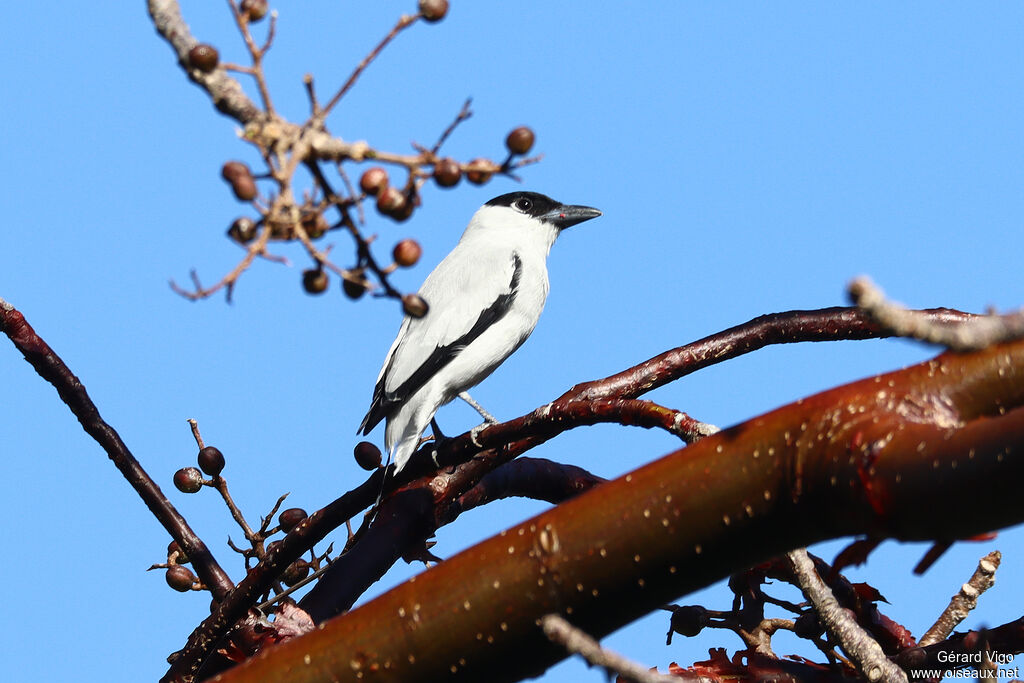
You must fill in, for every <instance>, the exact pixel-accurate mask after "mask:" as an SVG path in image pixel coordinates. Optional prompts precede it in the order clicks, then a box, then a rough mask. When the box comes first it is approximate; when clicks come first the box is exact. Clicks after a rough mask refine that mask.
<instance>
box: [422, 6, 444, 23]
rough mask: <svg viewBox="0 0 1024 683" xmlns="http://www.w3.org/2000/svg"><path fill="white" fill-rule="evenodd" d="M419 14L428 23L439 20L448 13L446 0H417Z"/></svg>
mask: <svg viewBox="0 0 1024 683" xmlns="http://www.w3.org/2000/svg"><path fill="white" fill-rule="evenodd" d="M419 3H420V15H421V16H422V17H423V18H424V19H425V20H426V21H429V22H430V23H434V22H435V21H441V20H442V19H444V15H446V14H448V0H419Z"/></svg>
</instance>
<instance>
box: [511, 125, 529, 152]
mask: <svg viewBox="0 0 1024 683" xmlns="http://www.w3.org/2000/svg"><path fill="white" fill-rule="evenodd" d="M533 139H534V138H533V131H532V130H530V129H529V128H527V127H526V126H520V127H519V128H516V129H515V130H514V131H512V132H511V133H509V134H508V137H507V138H505V146H506V147H508V151H509V152H512V154H526V153H527V152H529V151H530V149H531V148H532V147H533Z"/></svg>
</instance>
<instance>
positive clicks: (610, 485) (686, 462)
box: [223, 342, 1024, 683]
mask: <svg viewBox="0 0 1024 683" xmlns="http://www.w3.org/2000/svg"><path fill="white" fill-rule="evenodd" d="M1021 448H1024V342H1014V343H1011V344H1005V345H1002V346H998V347H993V348H991V349H987V350H985V351H980V352H975V353H969V354H953V353H947V354H943V355H942V356H939V357H937V358H935V359H933V360H931V361H928V362H926V363H922V364H920V365H917V366H913V367H910V368H907V369H904V370H900V371H897V372H893V373H888V374H886V375H880V376H878V377H872V378H869V379H866V380H862V381H860V382H855V383H853V384H849V385H846V386H843V387H838V388H836V389H833V390H830V391H827V392H824V393H822V394H818V395H816V396H813V397H809V398H807V399H804V400H802V401H799V402H797V403H794V404H790V405H788V406H785V407H783V408H780V409H777V410H775V411H772V412H770V413H768V414H766V415H763V416H761V417H758V418H755V419H753V420H750V421H749V422H746V423H744V424H741V425H737V426H735V427H732V428H730V429H726V430H724V431H722V432H721V433H719V434H716V435H714V436H710V437H708V438H705V439H702V440H701V441H699V442H697V443H695V444H693V445H692V446H689V447H687V448H686V449H683V450H679V451H677V452H675V453H672V454H670V455H668V456H666V457H664V458H662V459H660V460H658V461H655V462H653V463H651V464H649V465H647V466H645V467H643V468H641V469H639V470H636V471H634V472H632V473H630V474H628V475H626V476H624V477H621V478H619V479H617V480H614V481H609V482H607V483H605V484H603V485H601V486H600V487H598V488H596V489H594V490H593V491H590V492H587V493H584V494H582V495H580V496H578V497H576V498H574V499H572V500H570V501H568V502H566V503H564V504H562V505H560V506H558V507H556V508H554V509H552V510H550V511H547V512H545V513H544V514H542V515H539V516H537V517H535V518H533V519H531V520H528V521H526V522H524V523H522V524H519V525H517V526H515V527H513V528H512V529H510V530H508V531H505V532H502V533H501V534H499V535H498V536H495V537H493V538H491V539H489V540H487V541H484V542H483V543H481V544H479V545H477V546H475V547H473V548H470V549H469V550H466V551H464V552H463V553H460V554H459V555H456V556H454V557H452V558H450V559H448V560H446V561H445V562H444V563H442V564H441V565H439V566H438V567H435V568H433V569H431V570H430V571H429V572H426V573H424V574H421V575H419V576H417V577H416V578H415V579H414V580H412V581H410V582H407V583H405V584H402V585H401V586H398V587H396V588H395V589H393V590H391V591H389V592H388V593H385V594H384V595H382V596H380V597H378V598H377V599H375V600H373V601H371V602H370V603H367V604H366V605H363V606H361V607H360V608H358V609H356V610H353V611H352V612H350V613H348V614H346V615H345V616H343V617H341V618H338V619H334V620H331V621H329V622H327V623H325V624H323V626H322V628H321V629H319V630H317V631H315V632H313V633H310V634H308V635H306V636H303V637H302V638H300V639H296V640H295V641H292V642H287V643H284V644H282V645H280V646H278V647H277V648H275V650H274V651H272V652H268V653H267V655H266V657H261V658H260V659H259V661H258V662H257V661H252V660H251V661H249V662H247V663H245V664H242V665H241V666H239V667H238V668H236V669H234V670H232V671H230V672H228V673H227V674H226V675H225V676H224V677H223V680H224V681H232V682H234V683H238V682H239V681H255V680H267V679H268V678H273V679H275V680H281V681H317V680H330V679H331V677H337V678H338V679H339V680H343V679H352V680H355V679H357V677H358V676H359V674H360V672H369V671H374V672H376V674H375V675H376V676H377V678H378V679H380V680H403V681H418V680H438V679H440V678H442V677H443V678H444V679H445V680H480V679H482V678H487V679H488V680H493V681H511V680H517V679H519V678H521V677H523V676H534V675H538V674H539V673H540V672H541V671H543V669H545V668H546V667H547V666H549V665H550V664H552V663H553V662H555V661H558V660H559V659H561V658H562V657H564V656H565V654H564V651H562V650H561V649H559V648H556V647H554V646H552V645H551V644H550V643H548V642H547V641H546V640H545V639H544V638H543V637H542V636H541V634H540V633H539V630H538V629H537V627H536V623H537V620H538V619H540V618H541V617H542V616H544V615H546V614H550V613H553V612H558V613H562V614H567V615H571V618H572V619H573V621H574V623H575V624H576V625H577V626H579V627H581V628H583V629H585V630H586V631H587V632H588V633H591V634H592V635H594V636H595V637H598V638H600V637H602V636H603V635H604V634H607V633H609V632H610V631H612V630H614V629H616V628H618V627H620V626H622V625H624V624H625V623H627V622H629V621H631V620H633V619H634V618H636V617H638V616H640V615H642V614H645V613H647V612H648V611H650V610H651V609H654V608H657V607H658V606H660V605H663V604H665V603H666V602H668V601H670V600H671V599H672V598H674V597H675V596H677V595H679V594H682V593H686V592H689V591H691V590H694V589H696V588H699V587H702V586H705V585H707V584H709V583H711V582H713V581H714V580H717V579H718V578H720V577H721V576H724V575H728V574H730V573H733V572H734V571H735V570H736V569H739V568H740V567H745V566H750V565H751V564H753V563H755V562H758V561H761V560H763V559H765V558H768V557H773V556H776V555H778V554H779V553H781V552H784V551H786V550H789V549H791V548H794V547H801V546H805V545H808V544H810V543H814V542H817V541H821V540H825V539H827V538H835V537H838V536H845V535H849V534H870V535H872V536H873V537H893V538H898V539H902V540H920V539H956V538H962V537H966V536H970V535H973V534H976V533H978V532H981V531H987V530H990V529H993V528H997V527H1002V526H1006V525H1009V524H1016V523H1019V522H1021V521H1024V509H1022V508H1021V506H1020V505H1019V504H1018V503H1017V500H1018V499H1017V496H1016V494H1017V488H1018V483H1019V481H1020V479H1021V476H1022V475H1024V458H1021V457H1014V456H1015V455H1019V451H1020V449H1021ZM954 468H955V470H956V474H955V476H950V470H952V469H954ZM965 486H966V487H971V486H979V487H981V486H984V487H985V489H986V491H988V492H989V494H990V495H989V496H988V497H987V500H988V504H987V505H985V506H976V507H973V508H971V509H970V510H969V511H968V512H969V514H968V513H967V512H965V511H964V510H963V509H954V508H953V507H952V506H949V505H948V500H949V499H950V498H951V497H952V496H955V495H956V493H957V492H959V491H962V490H963V488H964V487H965ZM423 495H424V496H425V495H426V493H425V492H424V493H423ZM405 519H406V521H408V518H405ZM452 586H459V587H460V590H459V592H458V594H455V593H453V592H452V590H451V587H452ZM523 652H529V653H530V656H529V657H523V656H522V653H523Z"/></svg>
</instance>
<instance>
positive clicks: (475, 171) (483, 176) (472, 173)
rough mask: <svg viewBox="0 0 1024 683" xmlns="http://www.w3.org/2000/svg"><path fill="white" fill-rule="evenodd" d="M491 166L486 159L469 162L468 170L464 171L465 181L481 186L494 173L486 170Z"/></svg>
mask: <svg viewBox="0 0 1024 683" xmlns="http://www.w3.org/2000/svg"><path fill="white" fill-rule="evenodd" d="M491 166H492V164H491V162H490V161H488V160H487V159H473V161H471V162H469V170H468V171H466V180H468V181H469V182H471V183H473V184H474V185H483V184H484V183H486V182H487V181H488V180H490V179H491V176H493V175H494V173H493V172H492V171H490V170H488V169H489V168H490V167H491Z"/></svg>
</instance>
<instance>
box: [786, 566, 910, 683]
mask: <svg viewBox="0 0 1024 683" xmlns="http://www.w3.org/2000/svg"><path fill="white" fill-rule="evenodd" d="M789 561H790V563H791V564H792V566H793V573H794V574H795V575H796V579H797V583H798V584H799V585H800V590H802V591H803V593H804V595H806V596H807V599H808V600H810V601H811V604H813V605H814V609H815V611H816V612H817V613H818V618H819V619H821V623H822V624H823V625H824V626H825V630H826V631H828V633H829V635H831V636H832V637H833V638H834V639H835V641H836V642H837V643H839V645H840V647H842V648H843V651H844V652H846V654H848V655H849V656H850V659H851V661H853V663H854V665H855V666H856V667H857V670H858V671H859V672H860V673H861V675H863V676H864V677H865V678H866V679H867V680H868V681H870V682H871V683H877V682H878V681H884V682H885V683H906V681H907V674H906V673H904V672H903V670H902V669H901V668H899V667H898V666H896V665H895V664H893V663H892V662H890V661H889V660H888V659H887V658H886V656H885V653H884V652H882V648H881V646H879V644H878V643H877V642H876V641H875V640H874V639H873V638H872V637H871V636H870V635H868V633H867V632H865V631H864V629H862V628H861V627H860V624H858V623H857V620H856V619H854V618H853V617H852V616H851V615H849V614H848V613H847V611H846V610H845V609H844V608H843V607H842V606H841V605H840V604H839V602H838V601H837V600H836V598H835V596H834V595H832V591H831V590H829V587H828V586H826V585H825V582H824V581H822V580H821V577H820V576H818V572H816V571H815V570H814V563H813V562H811V558H810V557H808V556H807V550H805V549H803V548H799V549H797V550H793V551H791V552H790V553H789Z"/></svg>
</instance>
